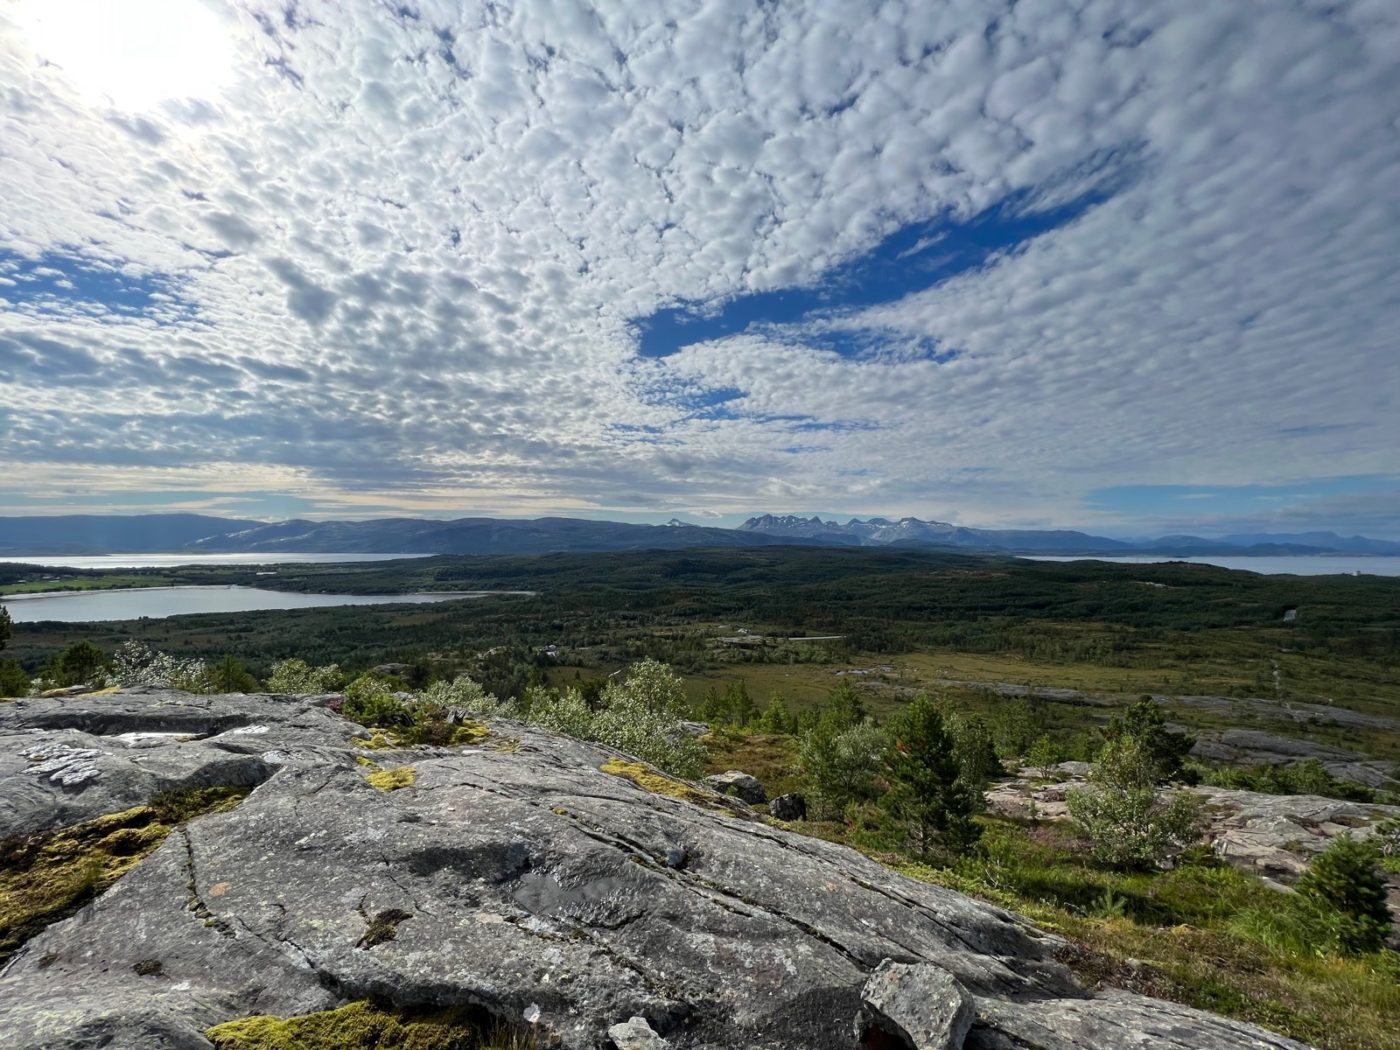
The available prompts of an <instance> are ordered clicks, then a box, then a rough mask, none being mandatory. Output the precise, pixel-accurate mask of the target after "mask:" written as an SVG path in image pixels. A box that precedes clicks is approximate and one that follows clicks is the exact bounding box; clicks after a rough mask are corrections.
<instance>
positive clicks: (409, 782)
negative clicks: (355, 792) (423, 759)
mask: <svg viewBox="0 0 1400 1050" xmlns="http://www.w3.org/2000/svg"><path fill="white" fill-rule="evenodd" d="M366 779H367V780H368V781H369V783H370V786H371V787H377V788H378V789H379V790H380V791H398V790H399V789H400V788H406V787H412V786H413V767H412V766H398V767H396V768H394V769H380V770H377V771H376V772H374V773H371V774H370V775H369V776H368V777H367V778H366Z"/></svg>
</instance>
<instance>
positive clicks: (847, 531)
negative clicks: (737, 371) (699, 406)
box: [0, 514, 1400, 560]
mask: <svg viewBox="0 0 1400 1050" xmlns="http://www.w3.org/2000/svg"><path fill="white" fill-rule="evenodd" d="M775 544H802V545H818V546H832V547H872V546H885V547H896V548H905V547H920V548H935V549H944V550H963V551H969V550H970V551H980V552H985V553H1000V554H1059V555H1086V556H1089V555H1112V554H1158V555H1166V556H1172V557H1188V556H1191V555H1202V556H1204V555H1222V554H1235V555H1240V554H1246V555H1301V554H1377V555H1400V543H1393V542H1391V541H1388V540H1375V539H1368V538H1367V537H1364V536H1346V537H1344V536H1338V535H1337V534H1336V533H1332V532H1306V533H1248V534H1240V535H1235V536H1226V537H1222V538H1220V539H1206V538H1202V537H1200V536H1163V537H1159V538H1157V539H1144V540H1115V539H1109V538H1107V537H1105V536H1093V535H1090V534H1089V533H1085V532H1076V531H1073V530H1067V529H1045V530H1040V529H976V528H970V527H967V526H963V525H953V524H950V523H948V522H942V521H924V520H921V519H919V518H900V519H898V520H897V521H892V520H890V519H888V518H866V519H863V520H862V519H860V518H851V519H849V520H848V521H846V522H839V521H835V520H830V521H824V520H823V519H822V518H820V517H818V516H813V517H801V516H798V515H773V514H763V515H759V516H757V517H753V518H750V519H748V520H747V521H745V522H744V523H743V524H742V525H740V526H739V527H738V528H734V529H721V528H712V527H709V526H704V525H694V524H691V523H689V522H684V521H680V520H677V519H672V520H671V521H669V522H667V523H666V524H665V525H638V524H635V523H630V522H617V521H593V520H588V519H582V518H535V519H532V520H520V519H507V518H457V519H455V520H451V521H439V520H428V519H422V518H378V519H373V520H370V521H306V520H292V521H277V522H264V521H252V520H246V519H234V518H217V517H210V516H206V515H200V514H139V515H68V516H34V517H12V518H0V560H3V558H4V557H5V555H7V554H8V555H10V556H11V557H42V556H44V555H68V556H72V555H84V554H86V555H91V554H167V553H171V554H173V553H190V554H235V553H237V554H243V553H251V554H259V553H266V554H269V555H272V554H323V553H333V554H544V553H549V552H552V551H615V550H647V549H669V550H678V549H685V548H691V547H754V546H770V545H775Z"/></svg>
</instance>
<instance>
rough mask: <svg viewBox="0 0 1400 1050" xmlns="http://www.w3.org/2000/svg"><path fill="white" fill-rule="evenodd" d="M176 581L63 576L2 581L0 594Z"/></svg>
mask: <svg viewBox="0 0 1400 1050" xmlns="http://www.w3.org/2000/svg"><path fill="white" fill-rule="evenodd" d="M174 582H175V581H174V580H172V579H171V578H170V577H168V576H148V575H140V576H123V575H120V574H114V575H110V576H63V577H60V578H59V579H56V580H42V579H40V580H26V581H24V582H22V583H0V596H4V595H11V594H47V593H49V592H50V591H107V590H113V589H116V588H123V589H125V588H134V587H169V586H171V585H172V584H173V583H174Z"/></svg>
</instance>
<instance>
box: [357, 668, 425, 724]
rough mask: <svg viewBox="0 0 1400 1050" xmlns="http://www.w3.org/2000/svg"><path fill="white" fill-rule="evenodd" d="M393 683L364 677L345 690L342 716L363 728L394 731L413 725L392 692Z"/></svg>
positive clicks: (410, 718)
mask: <svg viewBox="0 0 1400 1050" xmlns="http://www.w3.org/2000/svg"><path fill="white" fill-rule="evenodd" d="M391 687H392V683H390V682H387V681H385V680H384V679H383V678H380V677H378V676H376V675H373V674H362V675H360V677H358V678H356V679H355V680H354V681H353V682H351V683H350V684H349V685H348V686H346V687H345V703H344V704H343V705H342V706H341V709H340V713H341V714H343V715H344V716H345V717H346V718H348V719H350V720H351V721H352V722H359V723H360V725H362V726H379V727H382V728H386V729H388V728H393V727H395V726H408V725H412V724H413V716H412V714H410V713H409V710H408V708H407V707H405V706H404V703H403V701H402V700H400V699H399V698H398V697H397V696H395V695H394V694H393V693H392V692H391V691H390V689H391Z"/></svg>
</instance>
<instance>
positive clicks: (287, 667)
mask: <svg viewBox="0 0 1400 1050" xmlns="http://www.w3.org/2000/svg"><path fill="white" fill-rule="evenodd" d="M344 681H345V675H344V674H343V673H342V672H341V670H340V667H339V665H337V664H329V665H327V666H324V667H311V666H310V665H309V664H307V662H306V661H305V660H283V661H281V662H280V663H275V664H273V665H272V671H271V673H270V674H268V676H267V691H268V692H270V693H329V692H333V691H334V690H336V689H339V688H340V686H341V684H342V683H343V682H344Z"/></svg>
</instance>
